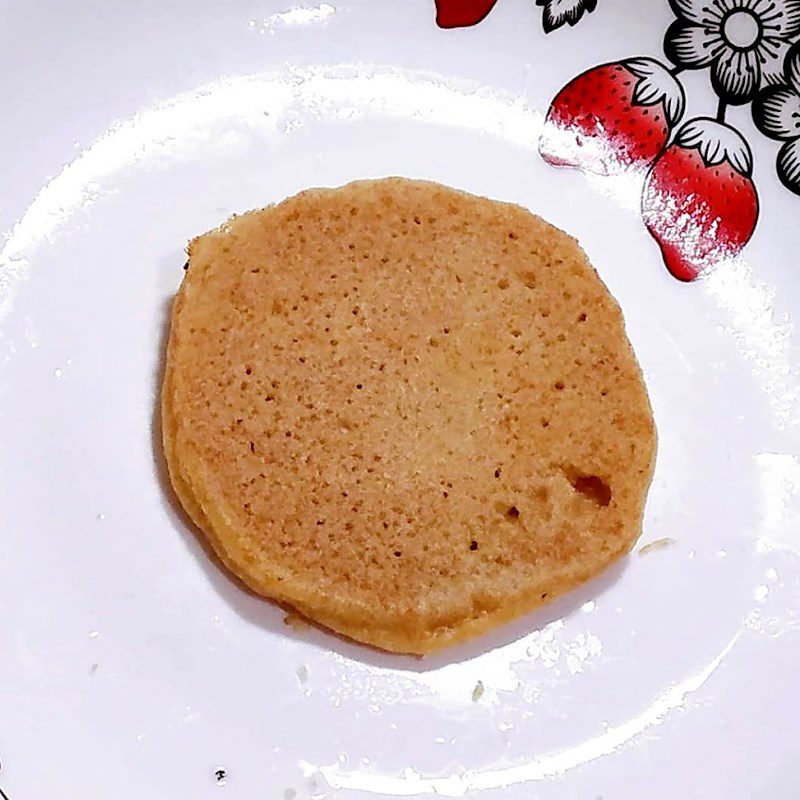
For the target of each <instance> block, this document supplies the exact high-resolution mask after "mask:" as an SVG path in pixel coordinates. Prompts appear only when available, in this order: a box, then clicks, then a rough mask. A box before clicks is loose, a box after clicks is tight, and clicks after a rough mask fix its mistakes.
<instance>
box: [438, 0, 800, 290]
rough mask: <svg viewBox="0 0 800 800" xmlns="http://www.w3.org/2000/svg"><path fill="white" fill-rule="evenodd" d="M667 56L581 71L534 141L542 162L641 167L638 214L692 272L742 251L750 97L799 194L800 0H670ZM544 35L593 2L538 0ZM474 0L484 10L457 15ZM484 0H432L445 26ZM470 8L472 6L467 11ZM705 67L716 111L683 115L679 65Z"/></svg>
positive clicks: (670, 261)
mask: <svg viewBox="0 0 800 800" xmlns="http://www.w3.org/2000/svg"><path fill="white" fill-rule="evenodd" d="M668 3H669V6H670V8H671V10H672V12H673V14H674V16H675V20H674V22H672V24H671V25H670V26H669V28H668V29H667V31H666V33H665V36H664V54H665V56H666V59H667V61H666V62H661V61H659V60H657V59H655V58H651V57H644V56H640V57H631V58H628V59H624V60H621V61H617V62H612V63H607V64H602V65H600V66H597V67H593V68H591V69H588V70H586V71H585V72H583V73H581V74H580V75H578V77H576V78H574V79H573V80H572V81H570V82H569V83H568V84H567V85H566V86H565V87H564V88H563V89H561V91H559V92H558V93H557V95H556V97H555V99H554V100H553V102H552V104H551V105H550V109H549V111H548V113H547V118H546V121H545V129H544V133H543V135H542V138H541V141H540V146H539V150H540V153H541V155H542V157H543V158H544V159H545V161H547V162H548V163H549V164H552V165H553V166H556V167H575V168H577V169H579V170H582V171H584V172H592V173H597V174H600V175H620V174H630V175H641V179H642V183H643V189H642V208H641V211H642V218H643V221H644V223H645V225H646V227H647V230H648V231H649V232H650V234H651V235H652V236H653V238H654V239H655V241H656V243H657V244H658V246H659V248H660V250H661V254H662V256H663V260H664V263H665V265H666V267H667V269H668V270H669V271H670V273H671V274H672V275H673V276H674V277H675V278H677V279H678V280H681V281H692V280H694V279H695V278H697V277H698V276H699V275H701V274H702V273H704V272H706V271H707V270H710V269H713V268H714V267H716V266H717V265H719V264H720V263H722V262H724V261H726V260H729V259H734V258H736V257H737V256H739V255H740V253H741V252H742V250H743V249H744V247H745V246H746V245H747V243H748V242H749V241H750V239H751V238H752V236H753V234H754V232H755V229H756V224H757V222H758V215H759V200H758V192H757V189H756V186H755V184H754V183H753V179H752V173H753V155H752V151H751V148H750V145H749V144H748V143H747V141H746V140H745V138H744V137H743V135H742V134H741V132H740V131H739V130H737V129H736V128H735V127H733V125H732V124H731V123H730V122H729V121H728V120H727V118H726V117H727V110H728V108H729V107H730V106H742V105H746V104H752V105H751V107H752V112H753V118H754V121H755V124H756V127H757V128H758V129H759V130H760V131H761V132H762V133H764V134H765V135H766V136H768V137H770V138H772V139H776V140H778V141H779V142H781V143H782V144H781V147H780V150H779V152H778V156H777V161H776V170H777V174H778V177H779V178H780V181H781V182H782V183H783V185H784V186H785V187H786V188H788V189H789V190H790V191H792V192H794V193H795V194H800V42H798V41H797V40H798V39H800V0H668ZM536 4H537V5H539V6H543V19H542V24H543V27H544V30H545V32H546V33H550V32H552V31H554V30H556V29H557V28H559V27H561V26H563V25H564V24H565V23H569V24H570V25H575V24H576V23H577V22H578V21H580V19H581V18H582V17H583V15H584V12H591V11H594V10H595V8H596V7H597V2H596V0H564V2H559V0H536ZM471 6H476V7H477V6H480V10H481V14H480V15H477V14H474V15H470V14H465V13H462V15H461V16H460V17H459V15H458V14H457V13H455V10H456V9H461V11H462V12H466V10H467V9H468V7H471ZM493 6H494V2H491V3H485V2H484V3H458V2H447V0H439V1H438V2H437V8H438V11H439V17H438V18H437V21H439V24H442V18H446V19H449V20H450V22H451V23H452V24H450V25H447V26H446V27H456V26H458V25H468V24H474V23H475V22H479V21H480V20H481V19H483V18H484V17H485V16H486V15H487V14H488V13H489V11H490V10H491V8H492V7H493ZM473 10H474V9H473ZM702 69H707V70H709V73H710V83H711V86H712V88H713V89H714V91H715V93H716V94H717V97H718V98H719V101H718V105H717V108H716V113H715V114H714V115H713V116H711V115H709V116H699V117H695V118H693V119H688V120H686V119H682V118H683V116H684V110H685V108H686V97H685V91H684V88H683V85H682V82H681V74H682V73H685V72H687V71H690V70H702Z"/></svg>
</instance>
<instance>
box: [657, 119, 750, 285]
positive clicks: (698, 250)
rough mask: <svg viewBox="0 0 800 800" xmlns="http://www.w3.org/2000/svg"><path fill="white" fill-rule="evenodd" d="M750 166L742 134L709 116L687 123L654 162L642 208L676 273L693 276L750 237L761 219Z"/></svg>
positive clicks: (734, 252)
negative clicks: (708, 117)
mask: <svg viewBox="0 0 800 800" xmlns="http://www.w3.org/2000/svg"><path fill="white" fill-rule="evenodd" d="M752 170H753V157H752V154H751V152H750V148H749V147H748V145H747V142H745V140H744V139H743V138H742V137H741V135H740V134H739V133H738V132H737V131H735V130H734V129H733V128H731V127H730V126H729V125H725V124H724V123H722V122H717V121H715V120H713V119H705V118H700V119H693V120H691V121H690V122H687V123H686V124H685V125H684V126H683V127H682V128H681V129H680V130H679V131H678V134H677V136H676V137H675V141H674V142H673V144H672V145H671V146H670V147H669V148H668V149H667V150H665V151H664V153H663V154H662V155H661V156H660V157H659V159H658V161H656V163H655V164H654V165H653V168H652V170H651V171H650V174H649V175H648V176H647V180H646V182H645V187H644V195H643V198H642V213H643V215H644V221H645V224H646V225H647V229H648V230H649V231H650V233H651V234H652V235H653V238H654V239H655V240H656V241H657V242H658V244H659V246H660V247H661V253H662V255H663V256H664V262H665V263H666V265H667V269H668V270H669V271H670V272H671V273H672V274H673V275H674V276H675V277H676V278H678V279H679V280H682V281H691V280H694V279H695V278H696V277H697V276H698V275H699V274H700V273H701V272H703V271H704V270H705V269H707V268H708V267H710V266H713V265H714V264H715V263H717V262H719V261H721V260H723V259H727V258H733V257H734V256H736V255H738V254H739V253H740V252H741V251H742V249H743V248H744V246H745V245H746V244H747V242H748V241H750V237H751V236H752V235H753V231H754V230H755V227H756V221H757V220H758V194H757V193H756V187H755V185H754V184H753V181H752V179H751V177H750V176H751V174H752Z"/></svg>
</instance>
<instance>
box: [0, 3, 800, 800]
mask: <svg viewBox="0 0 800 800" xmlns="http://www.w3.org/2000/svg"><path fill="white" fill-rule="evenodd" d="M1 24H2V31H3V41H4V45H3V47H2V49H0V74H2V75H3V76H4V80H3V82H2V86H1V87H0V98H2V102H3V110H4V116H3V120H4V121H3V126H2V129H0V145H1V146H0V174H2V187H3V189H2V197H0V224H1V225H2V227H3V229H4V230H5V232H6V234H5V239H4V242H3V243H2V253H0V531H2V545H3V552H2V558H0V641H2V647H3V649H2V659H0V787H2V790H3V792H4V793H5V796H7V798H8V800H32V798H47V800H60V799H61V798H74V797H87V798H112V797H113V798H115V799H116V800H128V799H129V798H131V799H132V798H137V799H138V798H143V797H144V798H148V800H160V799H161V798H164V799H165V800H166V799H169V800H174V798H193V799H194V800H200V799H201V798H215V800H219V799H221V798H225V800H234V798H248V800H249V799H250V798H279V800H280V799H281V798H283V799H284V800H292V799H293V798H296V800H323V799H325V800H334V799H336V800H338V799H340V798H354V799H356V798H359V799H360V798H364V800H367V798H394V797H429V796H431V795H437V796H442V797H461V796H465V795H466V796H470V797H475V798H480V800H489V798H492V799H494V800H512V799H516V798H564V797H575V798H589V800H595V799H596V798H600V797H602V798H605V799H606V800H611V798H642V797H647V798H671V799H672V798H689V797H698V798H716V797H719V798H734V797H736V798H745V797H746V798H791V797H796V796H798V795H797V792H798V788H797V787H798V778H797V763H798V759H799V758H800V743H799V740H798V736H797V733H798V712H799V711H800V688H799V687H798V682H797V680H796V678H797V664H798V661H799V660H800V621H799V620H798V603H799V602H800V560H798V556H800V530H798V528H799V527H800V461H799V460H798V453H800V376H798V363H800V360H799V359H798V356H799V355H800V334H798V332H797V330H796V328H795V318H796V317H797V315H798V312H800V276H799V275H798V244H797V242H798V236H800V227H798V220H800V216H799V214H798V212H800V197H798V193H799V192H800V44H796V42H797V40H798V39H799V38H800V2H799V1H798V0H670V2H667V0H639V1H638V2H636V3H633V2H629V1H628V0H536V2H534V1H533V0H498V2H497V3H496V5H495V4H493V3H492V2H486V1H485V0H462V1H461V2H456V1H455V0H450V1H449V2H445V0H442V1H441V2H440V3H439V8H438V9H437V8H436V7H435V6H434V0H415V2H407V1H406V2H402V1H401V0H397V2H380V3H378V2H369V1H368V0H342V1H341V2H339V0H330V2H325V3H318V4H315V0H308V3H306V4H302V5H297V6H292V5H289V4H288V2H283V1H282V0H275V1H274V2H270V0H260V1H259V2H256V0H236V2H219V0H213V1H211V0H191V2H189V0H175V1H174V2H170V3H162V2H156V1H155V0H152V1H151V0H145V1H144V2H139V3H108V2H99V1H98V0H83V1H82V2H77V1H76V0H73V1H71V2H67V1H66V0H52V2H47V1H46V0H39V2H27V1H23V0H7V2H5V3H4V4H3V7H2V20H1ZM383 175H404V176H408V177H415V178H429V179H433V180H437V181H442V182H444V183H447V184H451V185H453V186H456V187H460V188H463V189H466V190H469V191H471V192H476V193H479V194H484V195H488V196H491V197H494V198H499V199H503V200H510V201H514V202H517V203H521V204H522V205H524V206H526V207H528V208H530V209H531V210H532V211H534V212H535V213H538V214H541V215H542V216H544V217H546V218H547V219H549V220H551V221H552V222H554V223H555V224H556V225H558V226H560V227H562V228H564V229H566V230H568V231H570V232H571V233H573V234H574V235H575V236H577V237H578V238H579V240H580V241H581V243H582V245H583V246H584V247H585V249H586V250H587V251H588V253H589V255H590V257H591V259H592V261H593V263H594V264H595V265H596V267H597V269H598V271H599V272H600V274H601V276H602V278H603V280H604V281H605V282H606V283H607V284H608V286H609V288H610V289H611V291H612V292H613V293H614V294H615V296H616V297H617V298H618V299H619V301H620V303H621V305H622V308H623V310H624V313H625V316H626V320H627V324H628V329H629V333H630V338H631V340H632V341H633V344H634V347H635V350H636V352H637V354H638V356H639V359H640V361H641V363H642V366H643V369H644V372H645V375H646V379H647V384H648V387H649V390H650V393H651V397H652V402H653V406H654V410H655V417H656V421H657V424H658V428H659V433H660V450H659V455H658V463H657V468H656V474H655V479H654V482H653V486H652V490H651V493H650V497H649V502H648V506H647V513H646V519H645V524H644V533H643V535H642V538H641V540H640V542H639V543H638V544H637V546H636V548H635V550H634V552H633V553H632V554H631V556H630V557H629V558H628V559H626V560H625V562H624V563H622V564H620V565H619V566H618V567H617V568H616V569H614V570H613V571H612V572H610V573H608V574H606V575H604V576H602V577H601V578H599V579H598V580H596V581H594V582H592V583H590V584H588V585H586V586H585V587H583V588H582V589H581V590H580V591H577V592H575V593H573V594H571V595H569V596H567V597H564V598H562V599H561V600H559V601H558V602H555V603H554V604H552V605H550V606H547V607H545V608H543V609H541V610H539V611H537V612H536V613H534V614H531V615H530V616H528V617H526V618H524V619H521V620H519V621H518V622H516V623H514V624H513V625H510V626H507V627H505V628H503V629H502V630H499V631H497V632H496V633H495V634H493V635H491V636H487V637H484V638H483V639H480V640H479V641H477V642H474V643H472V644H470V645H467V646H462V647H459V648H456V649H454V650H451V651H448V652H445V653H444V654H441V655H438V656H435V657H432V658H427V659H424V660H415V659H412V658H404V657H397V656H388V655H381V654H378V653H376V652H373V651H370V650H368V649H367V648H363V647H360V646H357V645H353V644H349V643H346V642H344V641H342V640H340V639H338V638H336V637H334V636H331V635H327V634H325V633H323V632H320V631H316V630H313V629H300V630H296V629H295V628H293V627H291V626H287V625H285V624H284V614H283V613H282V612H281V611H280V610H278V609H277V608H275V607H274V606H273V605H271V604H270V603H268V602H265V601H261V600H259V599H256V598H254V597H252V596H250V595H248V594H246V593H245V592H244V591H242V590H241V589H240V588H239V587H238V586H237V585H236V584H235V583H234V582H233V581H232V580H231V579H230V578H229V577H228V576H227V575H226V574H224V573H223V572H222V571H221V570H220V569H219V568H218V567H217V566H216V565H215V564H214V563H213V562H212V561H211V560H210V559H209V558H208V556H207V554H206V552H205V551H204V549H203V547H202V546H201V544H200V543H199V541H198V538H197V536H196V534H195V532H194V531H193V530H192V529H191V527H190V526H189V525H187V522H186V520H185V518H184V517H183V516H182V514H181V513H180V512H179V510H178V508H177V506H176V504H175V501H174V499H173V497H172V495H171V493H170V490H169V487H168V485H167V483H166V481H165V477H164V468H163V463H162V459H161V454H160V449H159V444H158V437H159V429H158V424H159V423H158V417H157V415H156V413H155V405H156V398H157V395H158V390H159V380H160V371H161V364H162V358H163V352H164V339H165V334H166V326H167V318H168V311H169V303H170V299H171V297H172V296H173V293H174V292H175V290H176V288H177V286H178V285H179V283H180V280H181V276H182V274H183V272H182V266H183V263H184V260H185V253H184V247H185V245H186V243H187V241H188V239H189V238H190V237H191V236H193V235H196V234H198V233H201V232H203V231H205V230H207V229H208V228H210V227H213V226H215V225H217V224H219V223H220V222H222V221H223V220H225V219H226V218H227V217H228V216H229V215H230V214H232V213H234V212H237V211H243V210H246V209H250V208H253V207H259V206H263V205H265V204H267V203H270V202H273V201H277V200H279V199H281V198H283V197H285V196H287V195H290V194H292V193H294V192H296V191H298V190H299V189H301V188H304V187H308V186H319V185H324V186H335V185H339V184H342V183H345V182H347V181H350V180H352V179H356V178H363V177H373V176H383ZM651 545H652V546H651Z"/></svg>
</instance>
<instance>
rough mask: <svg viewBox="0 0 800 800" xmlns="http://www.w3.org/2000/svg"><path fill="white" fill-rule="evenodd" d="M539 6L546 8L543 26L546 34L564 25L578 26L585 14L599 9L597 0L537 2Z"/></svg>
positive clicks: (543, 0) (549, 0)
mask: <svg viewBox="0 0 800 800" xmlns="http://www.w3.org/2000/svg"><path fill="white" fill-rule="evenodd" d="M536 5H537V6H544V10H543V12H542V25H543V26H544V32H545V33H550V32H551V31H554V30H556V29H557V28H560V27H561V26H562V25H563V24H564V23H569V24H570V25H575V24H577V23H578V22H579V21H580V19H581V17H582V16H583V15H584V12H585V13H587V14H588V13H591V12H592V11H594V10H595V8H597V0H536Z"/></svg>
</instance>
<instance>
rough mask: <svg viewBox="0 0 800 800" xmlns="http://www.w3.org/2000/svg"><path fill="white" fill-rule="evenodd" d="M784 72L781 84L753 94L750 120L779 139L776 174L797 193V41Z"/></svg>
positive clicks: (799, 145) (799, 80)
mask: <svg viewBox="0 0 800 800" xmlns="http://www.w3.org/2000/svg"><path fill="white" fill-rule="evenodd" d="M784 75H785V78H786V83H785V84H782V85H780V86H770V87H769V88H767V89H765V90H764V91H763V92H761V94H760V95H759V96H758V97H757V98H756V100H755V102H754V103H753V120H754V122H755V123H756V127H757V128H758V129H759V130H760V131H761V132H762V133H764V134H766V135H767V136H769V137H770V138H771V139H777V140H778V141H780V142H783V145H782V146H781V149H780V151H779V152H778V165H777V167H778V177H779V178H780V179H781V182H782V183H783V184H784V186H786V187H787V188H788V189H791V191H793V192H794V193H795V194H800V43H798V44H795V45H794V46H793V47H792V48H791V50H790V51H789V53H788V54H787V56H786V63H785V65H784Z"/></svg>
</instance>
